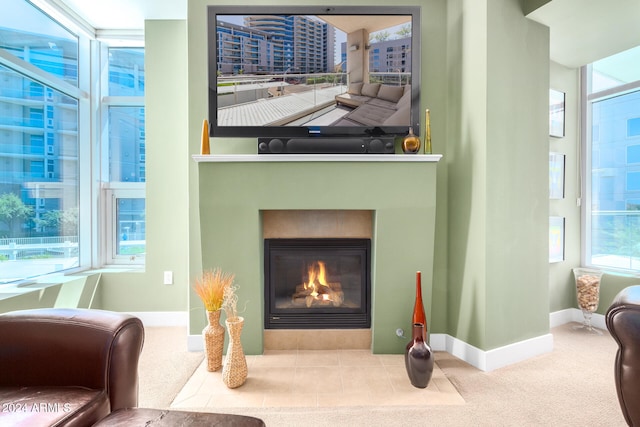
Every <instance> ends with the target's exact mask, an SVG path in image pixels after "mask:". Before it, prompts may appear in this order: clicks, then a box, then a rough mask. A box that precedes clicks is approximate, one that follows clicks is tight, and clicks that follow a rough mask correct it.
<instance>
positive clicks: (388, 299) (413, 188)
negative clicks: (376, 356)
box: [190, 155, 440, 354]
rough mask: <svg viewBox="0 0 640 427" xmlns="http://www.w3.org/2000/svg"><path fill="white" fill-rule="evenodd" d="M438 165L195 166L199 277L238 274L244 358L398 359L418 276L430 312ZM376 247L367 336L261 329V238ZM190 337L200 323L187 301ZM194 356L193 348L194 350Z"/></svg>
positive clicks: (376, 160)
mask: <svg viewBox="0 0 640 427" xmlns="http://www.w3.org/2000/svg"><path fill="white" fill-rule="evenodd" d="M439 158H440V156H427V155H391V156H389V155H365V156H360V155H307V156H297V155H283V156H278V155H257V156H255V155H210V156H194V159H195V160H196V161H197V162H199V164H198V169H199V180H200V194H199V197H200V227H201V247H202V264H203V268H211V267H215V266H220V267H222V268H223V269H224V270H227V271H233V272H234V273H235V274H236V283H237V284H238V285H239V290H238V296H239V309H240V310H241V311H242V316H243V317H244V318H245V326H244V329H243V336H242V343H243V347H244V350H245V352H246V353H247V354H262V353H263V351H264V350H265V349H293V348H299V349H336V348H357V349H363V348H364V349H371V351H372V352H373V353H386V354H392V353H401V352H402V351H403V349H404V345H405V344H406V339H399V338H398V337H397V335H396V330H397V329H398V328H402V329H404V331H405V333H407V334H408V333H409V331H410V318H411V311H412V309H413V302H414V296H415V272H416V271H422V276H423V297H424V300H425V309H426V311H427V313H429V312H430V304H429V301H431V293H432V283H431V278H432V276H433V274H432V271H433V253H434V231H435V200H436V197H435V188H436V185H435V183H436V182H435V180H436V166H437V161H438V160H439ZM269 237H271V238H273V237H276V238H284V237H353V238H371V240H372V267H371V268H372V276H371V286H372V325H371V329H370V330H369V329H360V330H357V329H354V330H349V329H346V330H345V329H341V330H264V328H263V317H264V289H263V286H264V274H263V271H264V270H263V269H264V265H263V264H264V254H263V239H264V238H269ZM190 305H191V307H190V308H192V309H191V310H190V334H191V335H192V336H196V335H199V334H200V332H201V331H202V328H203V327H204V325H205V317H204V315H203V314H202V312H201V310H197V309H196V307H198V304H197V300H196V299H194V298H193V296H192V298H191V302H190ZM190 347H194V346H193V345H190Z"/></svg>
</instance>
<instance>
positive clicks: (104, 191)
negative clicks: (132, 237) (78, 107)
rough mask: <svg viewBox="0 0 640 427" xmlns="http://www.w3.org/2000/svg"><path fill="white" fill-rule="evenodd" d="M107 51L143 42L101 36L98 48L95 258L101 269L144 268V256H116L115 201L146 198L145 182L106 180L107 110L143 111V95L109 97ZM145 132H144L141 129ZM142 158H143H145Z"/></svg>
mask: <svg viewBox="0 0 640 427" xmlns="http://www.w3.org/2000/svg"><path fill="white" fill-rule="evenodd" d="M110 48H142V49H144V40H143V39H142V38H137V37H133V36H130V37H124V38H123V37H122V35H121V34H118V35H113V36H111V37H103V38H102V39H101V40H100V45H99V57H100V58H101V60H100V63H99V65H100V70H102V72H101V74H100V85H99V86H100V91H101V94H100V96H99V100H100V102H99V106H100V107H99V119H98V120H97V121H96V123H99V124H100V126H99V127H100V132H99V136H98V140H99V144H100V149H99V152H100V156H99V168H98V169H99V182H101V183H102V185H101V189H100V198H99V199H100V200H99V204H100V212H102V217H101V218H100V219H99V221H100V239H99V240H100V242H101V244H100V250H99V259H100V262H101V264H102V265H104V266H119V265H125V266H131V267H144V265H145V261H146V255H145V254H141V255H137V256H134V257H131V256H123V255H118V254H117V247H118V227H117V225H116V221H117V203H116V202H115V200H116V199H117V198H146V195H145V192H146V182H115V181H110V177H109V108H110V107H139V108H146V105H145V97H144V96H111V95H109V49H110ZM145 132H146V130H145ZM145 157H146V156H145Z"/></svg>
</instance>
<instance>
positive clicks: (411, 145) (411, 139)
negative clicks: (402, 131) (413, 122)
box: [402, 127, 420, 154]
mask: <svg viewBox="0 0 640 427" xmlns="http://www.w3.org/2000/svg"><path fill="white" fill-rule="evenodd" d="M402 151H403V152H404V153H405V154H416V153H417V152H418V151H420V138H418V137H417V136H416V135H415V134H414V133H413V128H412V127H410V128H409V133H408V134H407V136H405V137H404V139H403V140H402Z"/></svg>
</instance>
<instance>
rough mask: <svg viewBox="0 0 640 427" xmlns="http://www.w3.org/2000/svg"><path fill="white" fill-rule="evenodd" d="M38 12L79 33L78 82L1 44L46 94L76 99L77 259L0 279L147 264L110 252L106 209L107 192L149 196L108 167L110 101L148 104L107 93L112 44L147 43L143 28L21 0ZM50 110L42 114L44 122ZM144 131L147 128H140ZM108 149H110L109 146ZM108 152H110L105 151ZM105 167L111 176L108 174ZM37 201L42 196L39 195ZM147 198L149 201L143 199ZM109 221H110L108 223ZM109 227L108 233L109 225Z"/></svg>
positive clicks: (45, 145)
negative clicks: (117, 179) (99, 26)
mask: <svg viewBox="0 0 640 427" xmlns="http://www.w3.org/2000/svg"><path fill="white" fill-rule="evenodd" d="M23 1H24V2H25V3H27V4H29V5H30V6H32V7H33V8H34V9H35V10H36V11H37V12H39V13H41V14H43V15H44V16H46V17H48V18H49V19H50V20H52V21H54V22H56V23H57V24H58V25H60V26H62V27H64V28H65V29H66V30H67V31H69V32H70V33H71V34H73V35H75V36H76V37H77V42H78V46H77V48H78V59H77V60H78V64H77V67H78V69H77V73H78V75H77V86H75V85H74V84H75V83H74V84H72V83H69V82H67V81H65V80H63V79H62V78H60V77H57V76H54V75H50V74H49V73H47V72H46V71H44V70H42V69H40V68H38V67H37V66H35V65H33V64H31V63H29V62H26V61H25V60H23V59H21V58H19V57H17V56H15V55H12V54H11V53H10V52H8V51H5V50H3V49H0V65H2V66H4V67H6V68H8V69H9V70H11V71H12V72H15V73H18V74H20V75H23V76H25V77H26V78H29V79H31V80H33V81H35V82H37V83H38V84H41V85H43V86H44V88H45V89H44V90H45V92H46V93H45V94H44V95H45V97H46V96H47V94H48V92H51V91H52V90H54V91H57V92H59V93H61V94H62V95H65V96H68V97H70V98H73V99H75V100H77V104H78V106H77V108H78V112H77V120H78V126H77V129H78V130H77V141H78V146H77V159H78V160H77V161H78V166H77V173H78V183H77V197H78V212H79V213H78V246H79V253H78V265H77V267H73V268H69V269H65V270H63V271H56V272H50V273H47V274H43V275H41V276H37V277H29V278H26V277H25V278H21V279H17V280H15V281H12V282H7V283H4V284H0V288H3V287H5V286H14V285H15V284H16V283H21V282H24V281H25V280H27V281H32V280H37V279H39V278H42V277H46V276H54V275H69V274H74V273H78V272H80V271H86V270H89V269H92V268H102V267H109V266H113V265H116V264H118V265H121V264H125V265H128V266H132V267H134V268H137V267H144V265H145V256H142V255H138V256H135V260H131V259H130V258H131V257H121V256H115V257H114V256H112V254H113V252H111V250H112V249H113V247H114V246H113V245H114V244H117V243H116V242H117V235H115V234H114V233H115V230H113V222H114V221H115V212H116V211H115V210H113V212H112V211H111V210H107V209H106V207H107V205H108V204H109V203H111V202H109V201H108V198H110V197H112V196H114V195H115V197H134V198H146V195H145V187H146V184H145V182H141V183H109V182H108V167H107V168H105V167H104V165H105V162H106V164H107V166H108V138H106V137H105V136H106V135H108V122H107V121H106V119H105V118H106V117H107V116H106V115H107V113H108V107H109V106H114V105H117V106H135V107H141V108H145V100H144V96H140V97H109V96H102V94H106V93H108V92H107V88H108V84H109V82H108V80H109V75H108V72H109V64H108V58H109V57H108V49H109V48H110V47H127V48H142V49H144V32H143V31H141V30H108V29H107V30H96V29H94V28H92V27H91V26H90V25H88V24H87V23H86V22H84V21H83V20H81V19H79V18H77V17H75V16H73V15H72V14H70V13H69V12H68V11H67V10H66V9H60V8H56V7H52V6H51V4H50V2H49V1H47V0H23ZM46 119H47V111H46V110H43V112H42V117H41V118H40V120H41V121H42V122H43V123H44V125H46ZM142 131H143V132H144V129H143V130H142ZM38 147H39V148H42V150H43V151H44V153H43V154H44V156H45V157H44V160H43V161H42V165H40V166H41V169H42V173H43V174H44V175H45V176H46V175H47V173H48V172H47V171H48V169H47V161H46V156H47V155H49V154H55V153H54V152H53V151H54V150H55V149H56V148H55V147H54V146H51V145H50V143H49V141H48V140H46V139H44V140H43V141H42V144H39V145H38ZM105 150H106V151H105ZM105 154H106V155H107V157H105ZM105 172H106V174H107V177H106V179H105ZM36 203H38V201H36ZM145 204H146V203H145ZM109 224H111V225H109ZM107 229H109V230H110V233H112V234H107V232H106V230H107Z"/></svg>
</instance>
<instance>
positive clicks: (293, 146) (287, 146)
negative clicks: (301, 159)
mask: <svg viewBox="0 0 640 427" xmlns="http://www.w3.org/2000/svg"><path fill="white" fill-rule="evenodd" d="M394 152H395V145H394V138H393V137H384V138H326V137H319V138H258V154H393V153H394Z"/></svg>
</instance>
